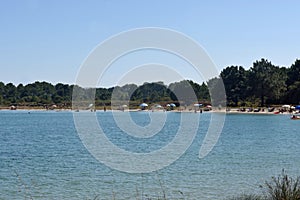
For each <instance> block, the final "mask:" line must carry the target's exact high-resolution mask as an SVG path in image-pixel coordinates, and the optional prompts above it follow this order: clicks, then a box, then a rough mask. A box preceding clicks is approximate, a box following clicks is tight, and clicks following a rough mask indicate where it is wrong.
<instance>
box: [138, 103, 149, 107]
mask: <svg viewBox="0 0 300 200" xmlns="http://www.w3.org/2000/svg"><path fill="white" fill-rule="evenodd" d="M147 106H148V104H146V103H142V104H140V107H147Z"/></svg>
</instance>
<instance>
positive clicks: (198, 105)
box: [194, 103, 202, 107]
mask: <svg viewBox="0 0 300 200" xmlns="http://www.w3.org/2000/svg"><path fill="white" fill-rule="evenodd" d="M194 106H195V107H201V106H202V104H201V103H195V104H194Z"/></svg>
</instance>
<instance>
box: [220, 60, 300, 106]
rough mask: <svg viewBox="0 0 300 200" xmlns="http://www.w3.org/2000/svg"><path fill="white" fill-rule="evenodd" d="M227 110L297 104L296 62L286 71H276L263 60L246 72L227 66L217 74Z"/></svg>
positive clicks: (299, 69)
mask: <svg viewBox="0 0 300 200" xmlns="http://www.w3.org/2000/svg"><path fill="white" fill-rule="evenodd" d="M220 77H221V78H222V79H223V82H224V85H225V90H226V95H227V104H228V105H229V106H267V105H271V104H299V102H300V87H299V86H300V60H296V61H295V63H294V64H293V65H292V66H291V67H290V68H286V67H278V66H275V65H273V64H272V63H271V62H270V61H268V60H266V59H261V60H260V61H256V62H254V63H253V66H252V67H251V68H250V69H249V70H245V69H244V68H243V67H242V66H230V67H227V68H225V69H223V70H222V71H221V74H220Z"/></svg>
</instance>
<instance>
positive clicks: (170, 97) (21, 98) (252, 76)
mask: <svg viewBox="0 0 300 200" xmlns="http://www.w3.org/2000/svg"><path fill="white" fill-rule="evenodd" d="M222 81H223V83H224V87H222V86H223V83H222ZM222 88H223V90H224V89H225V91H226V97H224V95H223V94H224V93H222V92H220V89H222ZM74 89H75V90H76V91H77V93H78V95H80V98H81V99H82V100H84V99H85V98H86V97H88V96H89V97H90V96H91V95H95V103H96V106H105V105H110V104H111V100H113V99H116V100H121V101H130V104H131V105H133V106H136V105H139V104H140V103H142V102H145V103H160V104H166V103H170V102H173V103H177V104H178V105H182V104H184V105H189V104H192V103H195V101H198V102H202V103H205V104H209V103H214V104H215V105H217V104H221V105H224V104H225V103H227V105H229V106H268V105H272V104H300V60H298V59H297V60H296V61H295V62H294V63H293V64H292V65H291V66H290V67H288V68H287V67H279V66H275V65H273V64H272V63H271V61H268V60H267V59H264V58H262V59H261V60H257V61H255V62H254V63H253V65H252V66H251V67H250V68H249V70H246V69H245V68H244V67H243V66H228V67H226V68H224V69H223V70H222V71H221V73H220V75H219V77H214V78H212V79H210V80H209V81H208V82H206V83H204V82H203V83H202V84H199V83H195V82H193V81H191V80H183V81H180V82H175V83H171V84H169V86H167V85H165V84H164V83H163V82H153V83H144V84H143V85H140V86H137V85H135V84H127V85H124V86H116V87H111V88H86V89H84V88H81V87H80V86H74V85H68V84H63V83H58V84H56V85H52V84H51V83H47V82H38V81H37V82H35V83H30V84H27V85H23V84H19V85H17V86H15V85H14V84H12V83H7V84H5V83H3V82H0V106H10V105H15V106H44V107H48V106H51V105H53V104H56V105H58V106H60V107H70V106H71V101H72V92H73V90H74ZM191 93H193V95H194V96H193V95H191ZM211 96H212V97H214V98H213V99H211V98H210V97H211ZM224 98H227V102H224V101H223V100H224Z"/></svg>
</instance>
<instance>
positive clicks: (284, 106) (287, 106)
mask: <svg viewBox="0 0 300 200" xmlns="http://www.w3.org/2000/svg"><path fill="white" fill-rule="evenodd" d="M282 107H283V108H290V107H291V106H290V105H283V106H282Z"/></svg>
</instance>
